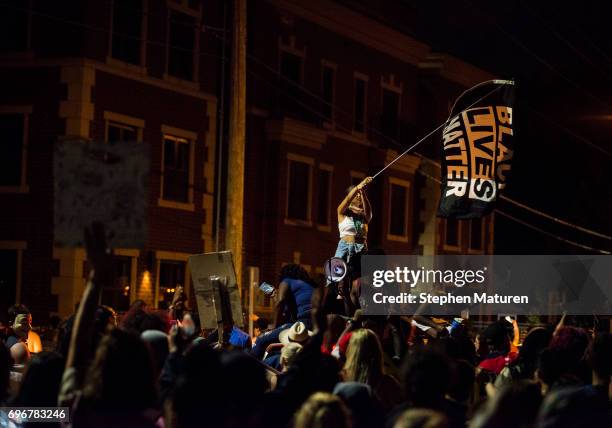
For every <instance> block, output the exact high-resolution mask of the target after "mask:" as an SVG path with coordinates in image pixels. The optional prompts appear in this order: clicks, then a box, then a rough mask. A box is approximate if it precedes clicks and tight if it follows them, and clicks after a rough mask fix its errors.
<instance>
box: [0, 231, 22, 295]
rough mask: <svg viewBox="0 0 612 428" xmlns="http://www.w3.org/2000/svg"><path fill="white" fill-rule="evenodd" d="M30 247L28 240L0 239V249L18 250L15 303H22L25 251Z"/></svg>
mask: <svg viewBox="0 0 612 428" xmlns="http://www.w3.org/2000/svg"><path fill="white" fill-rule="evenodd" d="M27 249H28V241H0V250H7V251H16V252H17V266H16V271H15V272H16V276H15V304H20V303H21V291H22V285H23V284H22V280H23V252H24V251H26V250H27Z"/></svg>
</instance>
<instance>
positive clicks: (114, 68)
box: [2, 58, 217, 104]
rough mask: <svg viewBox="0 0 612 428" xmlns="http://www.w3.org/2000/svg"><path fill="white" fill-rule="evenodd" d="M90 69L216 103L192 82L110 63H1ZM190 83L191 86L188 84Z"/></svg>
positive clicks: (64, 60)
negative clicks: (179, 80) (167, 78)
mask: <svg viewBox="0 0 612 428" xmlns="http://www.w3.org/2000/svg"><path fill="white" fill-rule="evenodd" d="M70 66H72V67H74V66H77V67H78V66H80V67H91V68H93V69H95V70H96V71H102V72H104V73H108V74H112V75H115V76H119V77H123V78H125V79H129V80H134V81H136V82H140V83H144V84H146V85H150V86H155V87H157V88H161V89H165V90H168V91H172V92H176V93H180V94H182V95H187V96H190V97H193V98H198V99H201V100H206V101H208V102H211V103H214V104H216V103H217V97H216V96H215V95H213V94H209V93H207V92H204V91H201V90H199V89H194V88H193V82H185V83H184V84H181V83H177V82H173V81H170V80H165V79H160V78H157V77H153V76H148V75H146V74H142V73H139V72H136V71H132V70H129V69H126V68H125V67H121V66H118V65H114V64H112V63H109V64H107V63H104V62H101V61H96V60H92V59H88V58H58V59H56V58H49V59H47V58H25V59H21V58H14V59H6V60H4V61H3V63H2V68H6V67H14V68H19V67H24V68H27V67H70ZM190 83H191V84H190Z"/></svg>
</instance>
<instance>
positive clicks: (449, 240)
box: [444, 218, 459, 247]
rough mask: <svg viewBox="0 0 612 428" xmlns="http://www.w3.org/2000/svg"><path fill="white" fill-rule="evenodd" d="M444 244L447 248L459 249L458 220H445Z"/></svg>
mask: <svg viewBox="0 0 612 428" xmlns="http://www.w3.org/2000/svg"><path fill="white" fill-rule="evenodd" d="M444 223H445V230H444V244H445V246H447V247H459V220H457V219H456V218H447V219H446V220H445V222H444Z"/></svg>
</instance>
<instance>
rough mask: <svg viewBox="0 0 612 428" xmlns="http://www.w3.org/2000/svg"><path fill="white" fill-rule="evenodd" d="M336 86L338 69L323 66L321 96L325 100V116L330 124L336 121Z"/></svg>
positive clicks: (327, 65) (326, 65)
mask: <svg viewBox="0 0 612 428" xmlns="http://www.w3.org/2000/svg"><path fill="white" fill-rule="evenodd" d="M335 86H336V67H335V66H332V65H329V64H323V70H322V72H321V95H322V98H323V109H322V111H323V116H324V117H325V120H327V121H328V122H330V123H333V121H334V101H335V100H334V98H335Z"/></svg>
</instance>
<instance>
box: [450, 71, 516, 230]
mask: <svg viewBox="0 0 612 428" xmlns="http://www.w3.org/2000/svg"><path fill="white" fill-rule="evenodd" d="M514 89H515V87H514V82H513V81H508V80H491V81H489V82H484V83H481V84H480V85H477V86H475V87H474V88H471V89H469V90H467V91H465V92H464V93H463V94H462V95H461V96H460V97H459V98H458V99H457V101H455V105H454V106H453V108H452V110H451V113H450V117H449V119H448V120H447V122H446V126H445V127H444V132H443V137H442V180H441V181H442V184H441V187H440V188H441V191H442V194H441V196H440V206H439V207H438V216H440V217H454V218H459V219H468V218H478V217H482V216H483V215H486V214H488V213H490V212H491V211H492V210H493V208H494V205H495V201H496V199H497V198H498V197H499V194H500V191H501V190H502V189H503V188H504V187H505V186H506V181H507V179H508V175H509V172H510V163H511V160H512V154H513V151H514V123H513V118H514V114H513V107H514Z"/></svg>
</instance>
